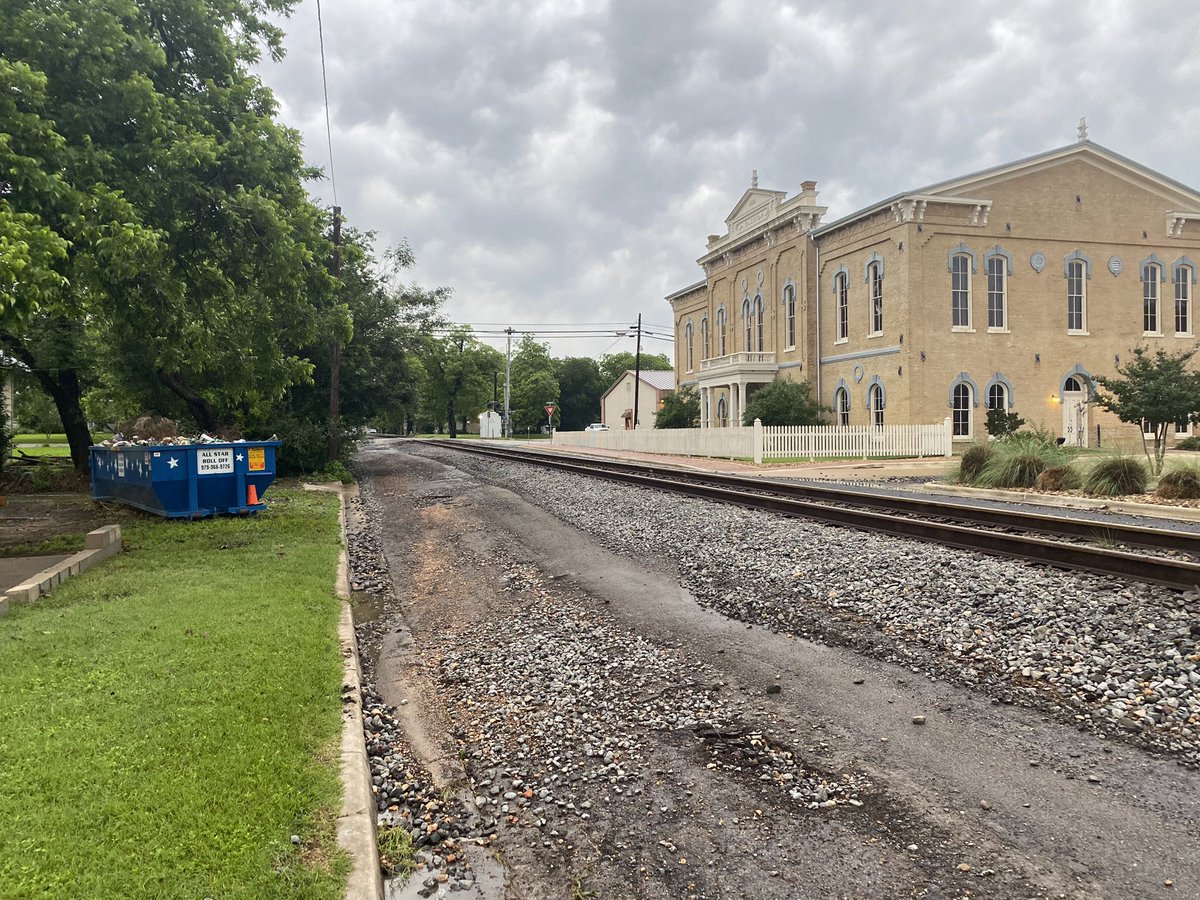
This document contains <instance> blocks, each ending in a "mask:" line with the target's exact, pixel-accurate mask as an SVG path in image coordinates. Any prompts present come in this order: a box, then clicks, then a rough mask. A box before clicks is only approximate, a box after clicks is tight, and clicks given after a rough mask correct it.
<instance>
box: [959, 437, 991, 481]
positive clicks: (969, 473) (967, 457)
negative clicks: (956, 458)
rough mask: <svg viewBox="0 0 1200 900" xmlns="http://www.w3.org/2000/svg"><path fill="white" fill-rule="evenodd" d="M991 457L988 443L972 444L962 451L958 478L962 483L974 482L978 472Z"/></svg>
mask: <svg viewBox="0 0 1200 900" xmlns="http://www.w3.org/2000/svg"><path fill="white" fill-rule="evenodd" d="M991 458H992V448H991V446H989V445H988V444H972V445H971V446H970V447H968V448H967V449H966V450H964V451H963V455H962V461H961V462H960V463H959V466H958V480H959V481H961V482H962V483H963V484H974V483H975V479H977V478H978V477H979V473H980V472H982V471H983V468H984V466H986V465H987V463H988V460H989V459H991Z"/></svg>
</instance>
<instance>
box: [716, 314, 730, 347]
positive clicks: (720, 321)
mask: <svg viewBox="0 0 1200 900" xmlns="http://www.w3.org/2000/svg"><path fill="white" fill-rule="evenodd" d="M728 325H729V322H728V320H727V317H726V314H725V307H723V306H722V307H721V308H720V309H718V310H717V349H718V350H720V351H721V352H720V353H718V354H717V356H724V355H725V332H726V330H727V326H728Z"/></svg>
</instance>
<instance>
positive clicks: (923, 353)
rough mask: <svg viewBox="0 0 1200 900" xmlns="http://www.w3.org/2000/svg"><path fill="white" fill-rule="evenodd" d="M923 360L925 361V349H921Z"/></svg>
mask: <svg viewBox="0 0 1200 900" xmlns="http://www.w3.org/2000/svg"><path fill="white" fill-rule="evenodd" d="M921 362H925V351H924V350H922V351H921Z"/></svg>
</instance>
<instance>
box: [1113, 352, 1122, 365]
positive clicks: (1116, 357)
mask: <svg viewBox="0 0 1200 900" xmlns="http://www.w3.org/2000/svg"><path fill="white" fill-rule="evenodd" d="M1120 364H1121V354H1120V353H1114V354H1113V365H1114V366H1119V365H1120Z"/></svg>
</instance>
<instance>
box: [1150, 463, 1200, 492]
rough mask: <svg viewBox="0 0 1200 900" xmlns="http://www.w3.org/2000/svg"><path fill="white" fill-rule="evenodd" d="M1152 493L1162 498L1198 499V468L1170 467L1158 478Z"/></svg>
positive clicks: (1199, 474)
mask: <svg viewBox="0 0 1200 900" xmlns="http://www.w3.org/2000/svg"><path fill="white" fill-rule="evenodd" d="M1154 493H1155V494H1156V495H1158V496H1159V497H1162V498H1163V499H1164V500H1200V468H1198V467H1196V466H1187V467H1184V468H1179V469H1172V470H1171V471H1170V472H1167V473H1166V474H1165V475H1163V477H1162V478H1160V479H1158V487H1157V488H1156V489H1155V491H1154Z"/></svg>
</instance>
